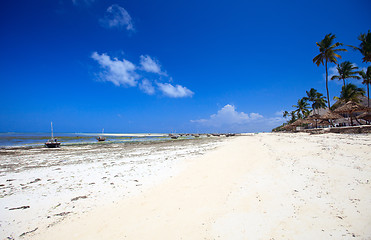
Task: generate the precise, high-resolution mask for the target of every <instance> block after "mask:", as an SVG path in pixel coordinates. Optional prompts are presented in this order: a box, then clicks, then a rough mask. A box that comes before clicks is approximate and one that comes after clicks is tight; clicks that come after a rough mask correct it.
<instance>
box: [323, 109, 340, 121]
mask: <svg viewBox="0 0 371 240" xmlns="http://www.w3.org/2000/svg"><path fill="white" fill-rule="evenodd" d="M339 118H343V116H341V115H340V114H337V113H334V112H332V111H328V112H327V113H325V114H323V115H322V116H321V117H320V119H322V120H335V119H339Z"/></svg>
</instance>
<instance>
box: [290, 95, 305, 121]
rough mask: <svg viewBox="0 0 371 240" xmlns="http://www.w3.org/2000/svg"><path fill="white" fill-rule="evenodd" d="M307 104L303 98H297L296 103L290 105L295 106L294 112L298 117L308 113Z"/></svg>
mask: <svg viewBox="0 0 371 240" xmlns="http://www.w3.org/2000/svg"><path fill="white" fill-rule="evenodd" d="M308 105H309V104H308V103H307V101H306V100H305V98H301V99H299V100H298V103H297V105H292V107H294V108H296V110H294V112H296V113H297V116H298V118H304V117H306V116H308V115H309V110H308Z"/></svg>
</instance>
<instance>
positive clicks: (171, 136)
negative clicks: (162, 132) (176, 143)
mask: <svg viewBox="0 0 371 240" xmlns="http://www.w3.org/2000/svg"><path fill="white" fill-rule="evenodd" d="M169 137H170V138H171V139H177V138H178V137H179V136H178V135H175V134H172V133H170V134H169Z"/></svg>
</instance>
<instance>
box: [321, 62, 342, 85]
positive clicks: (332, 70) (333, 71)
mask: <svg viewBox="0 0 371 240" xmlns="http://www.w3.org/2000/svg"><path fill="white" fill-rule="evenodd" d="M335 75H339V72H338V70H337V68H336V65H335V66H332V67H330V68H329V69H328V80H329V81H330V80H331V78H332V77H333V76H335ZM323 78H324V79H325V80H326V73H324V74H323Z"/></svg>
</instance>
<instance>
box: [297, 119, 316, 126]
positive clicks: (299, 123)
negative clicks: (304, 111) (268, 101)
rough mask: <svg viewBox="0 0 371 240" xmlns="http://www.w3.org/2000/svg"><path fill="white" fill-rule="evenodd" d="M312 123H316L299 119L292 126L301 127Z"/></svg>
mask: <svg viewBox="0 0 371 240" xmlns="http://www.w3.org/2000/svg"><path fill="white" fill-rule="evenodd" d="M310 123H312V124H313V123H315V122H314V121H313V120H309V119H302V118H300V119H298V120H296V121H295V122H293V123H291V125H292V126H300V125H304V124H310Z"/></svg>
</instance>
